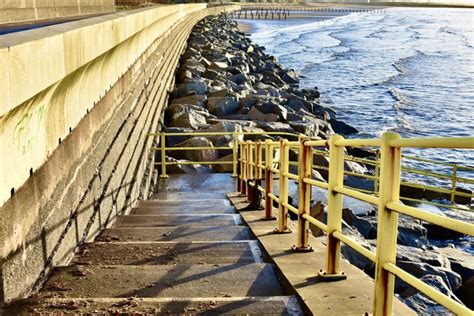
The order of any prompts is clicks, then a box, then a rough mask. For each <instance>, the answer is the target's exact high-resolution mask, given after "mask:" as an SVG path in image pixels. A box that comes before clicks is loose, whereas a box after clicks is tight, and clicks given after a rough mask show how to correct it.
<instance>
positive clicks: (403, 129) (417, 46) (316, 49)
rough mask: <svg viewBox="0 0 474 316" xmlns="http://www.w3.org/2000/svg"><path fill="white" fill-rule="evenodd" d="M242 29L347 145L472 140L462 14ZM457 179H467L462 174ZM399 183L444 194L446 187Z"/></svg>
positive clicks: (470, 40) (460, 158)
mask: <svg viewBox="0 0 474 316" xmlns="http://www.w3.org/2000/svg"><path fill="white" fill-rule="evenodd" d="M245 23H252V24H253V25H252V26H253V28H254V32H253V33H252V34H251V38H252V40H253V41H254V42H256V43H257V44H259V45H262V46H265V47H266V49H267V53H269V54H271V55H274V56H276V57H277V58H278V60H279V62H281V63H282V64H283V65H284V66H285V67H288V68H294V69H295V70H296V71H298V72H299V74H300V75H301V77H302V81H301V84H300V86H301V87H302V88H306V87H315V86H316V87H318V88H319V90H320V91H321V101H322V103H324V104H326V105H328V106H330V107H332V108H334V109H335V110H336V111H337V113H338V118H340V119H342V120H343V121H345V122H346V123H348V124H350V125H352V126H354V127H356V128H358V129H359V131H360V133H359V134H358V135H356V137H362V138H371V137H379V136H380V135H381V133H382V132H385V131H393V132H397V133H400V134H401V135H402V137H433V136H444V137H447V136H472V135H473V134H474V128H473V126H474V124H473V120H474V10H472V9H453V8H388V9H385V10H384V11H383V12H377V13H352V14H349V15H345V16H341V17H337V18H334V19H329V20H315V19H300V20H286V21H279V20H276V21H272V20H258V21H249V20H246V21H245ZM404 153H405V154H407V155H410V154H411V155H415V156H417V157H422V158H430V159H435V160H437V161H443V162H456V163H461V164H463V165H468V166H473V165H474V151H473V150H470V151H468V150H451V149H450V150H439V149H436V150H434V149H416V150H413V149H405V150H404ZM406 163H407V164H410V162H409V161H407V162H406ZM415 164H416V165H417V167H419V168H423V169H427V170H435V171H441V172H443V173H447V174H448V173H449V172H450V168H443V167H440V166H433V165H429V164H420V163H415ZM443 169H446V170H443ZM463 175H464V176H466V177H470V178H474V174H473V172H472V171H471V172H464V173H463ZM404 177H408V178H410V177H412V178H413V179H415V180H416V179H418V181H419V182H426V181H429V182H432V184H437V185H443V186H449V181H443V180H439V179H438V180H437V179H419V178H420V177H419V176H416V175H404ZM413 179H412V180H413ZM464 187H470V186H468V185H464ZM471 188H472V187H471Z"/></svg>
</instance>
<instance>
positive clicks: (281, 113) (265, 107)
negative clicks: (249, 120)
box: [254, 101, 288, 121]
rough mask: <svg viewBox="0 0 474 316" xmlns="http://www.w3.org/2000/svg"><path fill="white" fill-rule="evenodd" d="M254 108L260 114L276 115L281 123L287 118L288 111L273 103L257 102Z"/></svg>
mask: <svg viewBox="0 0 474 316" xmlns="http://www.w3.org/2000/svg"><path fill="white" fill-rule="evenodd" d="M254 108H256V109H257V110H259V111H260V112H262V113H264V114H270V113H272V114H276V115H278V117H279V118H280V120H281V121H285V120H286V118H287V116H288V110H287V109H286V108H285V107H283V106H281V105H279V104H277V103H275V102H271V101H270V102H259V103H257V104H256V105H254Z"/></svg>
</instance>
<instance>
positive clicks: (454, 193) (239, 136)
mask: <svg viewBox="0 0 474 316" xmlns="http://www.w3.org/2000/svg"><path fill="white" fill-rule="evenodd" d="M264 135H268V136H278V137H292V138H293V139H299V138H301V137H304V135H301V134H294V133H285V132H238V131H235V132H185V133H182V132H169V133H167V132H165V133H151V134H149V136H153V137H159V140H160V142H159V143H160V147H152V148H151V150H152V152H153V153H154V152H157V151H159V152H160V160H161V162H154V164H155V165H156V166H161V174H160V177H162V178H167V177H168V174H167V166H172V165H195V164H199V165H232V175H233V176H234V177H236V176H237V170H238V163H239V162H238V152H239V145H238V143H239V141H241V140H243V139H244V138H245V137H247V136H264ZM172 136H190V137H195V136H204V137H218V136H229V137H232V142H231V145H230V146H221V147H215V146H213V147H175V146H171V147H167V146H166V140H167V137H172ZM346 141H347V140H346ZM351 141H352V146H354V145H357V143H356V142H355V141H354V140H351ZM375 143H376V142H375ZM375 143H374V144H375ZM367 144H368V145H370V144H369V143H367ZM372 145H373V144H372ZM263 147H264V146H263V145H262V149H263ZM274 147H275V146H272V148H274ZM294 147H295V148H294V149H298V148H297V147H296V146H294ZM314 147H316V148H313V154H314V155H320V156H325V157H328V158H329V151H328V150H322V149H321V147H324V148H327V147H328V143H327V142H326V143H325V142H321V143H320V145H318V146H314ZM206 149H212V150H217V151H222V150H231V151H232V160H228V161H222V160H220V161H175V162H166V153H167V152H171V151H190V150H206ZM153 158H154V156H153ZM403 158H404V159H410V160H414V161H418V162H424V163H429V164H432V165H433V166H434V167H436V168H439V167H445V168H451V170H452V173H451V174H444V173H441V172H434V171H427V170H424V169H420V168H413V167H411V168H408V167H404V166H402V169H401V171H402V172H404V173H412V174H417V175H423V176H426V177H430V178H434V179H445V180H449V182H450V184H449V188H440V187H437V186H432V185H427V184H421V183H415V182H412V181H407V180H405V181H403V180H402V185H403V186H405V187H411V188H417V189H421V190H429V191H431V192H433V193H439V194H441V195H444V196H449V202H450V204H449V205H447V204H443V203H439V202H434V201H428V200H425V199H415V198H413V197H407V196H403V195H402V196H400V200H402V201H405V202H414V203H421V202H422V203H425V204H431V205H434V206H437V207H443V208H450V209H454V210H470V209H469V208H467V207H465V206H463V205H458V204H456V203H455V201H456V198H457V197H464V198H467V199H472V198H474V194H473V193H467V192H462V191H459V190H458V185H459V184H467V185H471V186H472V185H474V179H469V178H466V177H461V176H459V172H460V171H474V167H468V166H463V165H460V164H456V163H446V162H440V161H435V160H430V159H425V158H418V157H413V156H406V155H403ZM344 160H345V161H352V162H357V163H362V164H364V165H365V166H370V167H371V168H373V170H374V171H373V174H363V173H356V172H351V171H348V170H345V171H344V175H345V176H354V177H359V178H363V179H366V180H369V181H372V182H373V190H364V189H361V188H351V189H354V190H357V191H360V192H363V193H367V194H374V195H378V186H379V170H380V161H379V151H378V150H377V151H375V157H374V159H369V158H359V157H354V156H349V155H345V156H344ZM289 165H290V166H291V165H293V166H297V165H298V162H296V161H290V162H289ZM312 167H313V169H315V170H318V171H321V170H325V171H326V172H327V171H328V169H329V168H328V167H327V166H320V165H314V164H313V165H312ZM294 177H297V175H295V176H294ZM290 178H291V176H290Z"/></svg>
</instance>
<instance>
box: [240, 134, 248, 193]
mask: <svg viewBox="0 0 474 316" xmlns="http://www.w3.org/2000/svg"><path fill="white" fill-rule="evenodd" d="M241 146H242V153H241V161H242V171H241V173H242V187H241V189H242V191H241V193H242V195H247V163H248V161H247V144H246V143H245V142H242V144H241Z"/></svg>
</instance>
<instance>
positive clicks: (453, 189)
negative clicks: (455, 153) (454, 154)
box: [451, 163, 458, 205]
mask: <svg viewBox="0 0 474 316" xmlns="http://www.w3.org/2000/svg"><path fill="white" fill-rule="evenodd" d="M457 173H458V165H457V164H456V163H455V164H454V165H453V176H452V179H451V205H454V202H456V184H457V183H456V182H457Z"/></svg>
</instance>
